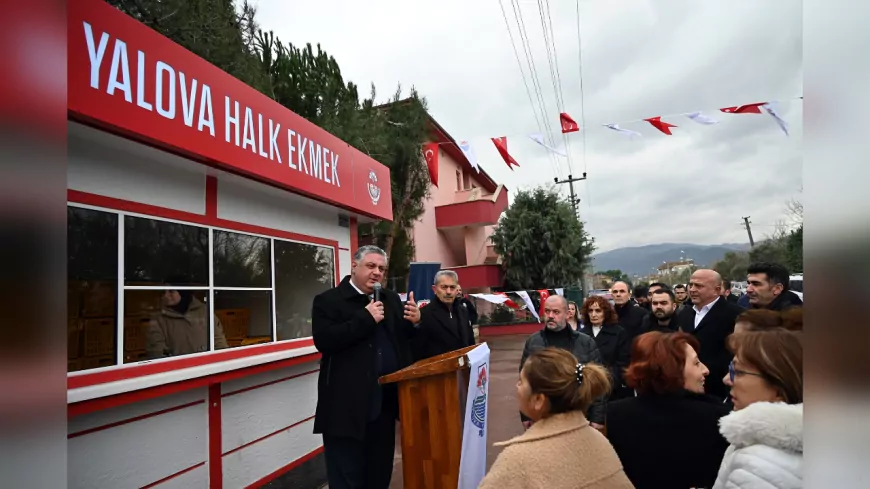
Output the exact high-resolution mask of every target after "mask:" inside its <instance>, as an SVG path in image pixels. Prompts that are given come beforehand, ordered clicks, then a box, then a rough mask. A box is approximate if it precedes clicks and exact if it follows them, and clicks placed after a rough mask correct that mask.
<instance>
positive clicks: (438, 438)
mask: <svg viewBox="0 0 870 489" xmlns="http://www.w3.org/2000/svg"><path fill="white" fill-rule="evenodd" d="M477 346H478V345H472V346H468V347H465V348H462V349H460V350H454V351H452V352H448V353H444V354H442V355H438V356H435V357H431V358H427V359H425V360H420V361H419V362H417V363H415V364H413V365H410V366H408V367H406V368H404V369H402V370H399V371H398V372H395V373H392V374H390V375H385V376H383V377H381V378H380V383H381V384H391V383H395V384H397V385H398V391H399V421H400V426H401V433H402V475H403V478H404V488H405V489H456V486H457V484H458V482H459V457H460V454H461V452H462V428H463V421H464V420H465V399H466V395H467V390H468V378H469V368H470V365H469V361H468V357H467V356H466V354H467V353H468V352H469V351H471V350H473V349H475V348H477Z"/></svg>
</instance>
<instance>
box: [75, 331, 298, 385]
mask: <svg viewBox="0 0 870 489" xmlns="http://www.w3.org/2000/svg"><path fill="white" fill-rule="evenodd" d="M308 346H314V339H312V338H306V339H303V340H298V341H295V342H293V343H284V342H281V343H265V344H262V345H253V346H249V347H241V348H232V349H227V350H219V351H216V352H212V353H208V354H205V355H197V356H187V357H178V358H173V359H171V360H162V361H159V362H154V363H143V364H133V365H129V366H123V367H118V368H115V369H112V370H106V371H103V372H93V373H88V374H83V375H71V376H69V377H67V382H66V387H67V389H79V388H82V387H89V386H92V385H97V384H105V383H108V382H117V381H119V380H127V379H133V378H137V377H143V376H146V375H154V374H160V373H164V372H171V371H175V370H181V369H185V368H191V367H201V366H203V365H210V364H213V363H218V362H226V361H229V360H238V359H241V358H248V357H254V356H259V355H263V354H266V353H276V352H281V351H290V350H298V349H299V348H305V347H308Z"/></svg>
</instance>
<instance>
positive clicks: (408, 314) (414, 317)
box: [405, 292, 420, 324]
mask: <svg viewBox="0 0 870 489" xmlns="http://www.w3.org/2000/svg"><path fill="white" fill-rule="evenodd" d="M405 319H406V320H408V321H411V323H413V324H417V323H419V322H420V308H419V307H417V302H416V301H415V300H414V292H411V293H409V294H408V302H406V303H405Z"/></svg>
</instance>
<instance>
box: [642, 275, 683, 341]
mask: <svg viewBox="0 0 870 489" xmlns="http://www.w3.org/2000/svg"><path fill="white" fill-rule="evenodd" d="M650 290H652V286H650ZM650 306H651V307H652V312H650V313H649V314H647V315H646V317H644V318H643V326H642V328H641V330H642V331H643V332H644V333H649V332H650V331H660V332H662V333H673V332H674V331H676V330H677V324H676V323H677V321H676V320H675V317H674V316H675V315H676V314H677V299H676V297H675V296H674V293H673V292H672V291H671V289H666V288H662V287H660V288H658V289H656V290H655V291H654V292H653V293H652V294H651V295H650Z"/></svg>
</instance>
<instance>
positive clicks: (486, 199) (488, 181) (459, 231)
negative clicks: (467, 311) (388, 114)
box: [413, 116, 508, 293]
mask: <svg viewBox="0 0 870 489" xmlns="http://www.w3.org/2000/svg"><path fill="white" fill-rule="evenodd" d="M429 126H430V134H431V139H430V141H431V142H436V143H438V144H439V146H438V148H439V155H438V186H437V187H435V186H433V187H432V192H431V196H430V197H429V200H428V202H427V204H426V210H425V211H424V212H423V216H422V217H421V218H420V220H419V221H417V223H416V224H415V225H414V231H413V240H414V247H415V256H414V260H413V261H417V262H439V263H441V266H442V268H449V269H451V270H454V271H456V273H457V274H458V275H459V282H460V283H461V284H462V287H463V289H464V290H465V292H466V293H468V292H488V291H489V290H490V288H492V287H500V286H501V285H502V281H503V278H504V275H503V272H502V268H501V260H500V257H499V256H498V255H497V254H496V252H495V250H494V249H493V245H492V243H491V242H490V241H489V236H490V235H491V234H492V232H493V227H494V225H495V224H497V223H498V218H499V216H500V215H501V213H502V212H504V211H505V209H507V206H508V195H507V194H508V189H507V188H506V187H505V186H504V185H499V184H497V183H496V182H495V181H494V180H493V179H492V178H491V177H490V176H489V175H487V173H486V172H485V171H483V170H480V171H478V170H476V169H475V168H474V167H472V165H471V162H469V161H468V158H466V157H465V155H464V154H463V153H462V151H461V150H460V149H459V146H458V145H457V143H456V141H455V140H454V139H453V137H451V136H450V134H448V133H447V131H445V130H444V128H443V127H441V125H440V124H438V122H436V121H435V119H433V118H432V117H431V116H429Z"/></svg>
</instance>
